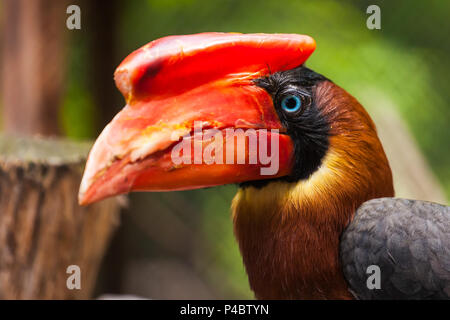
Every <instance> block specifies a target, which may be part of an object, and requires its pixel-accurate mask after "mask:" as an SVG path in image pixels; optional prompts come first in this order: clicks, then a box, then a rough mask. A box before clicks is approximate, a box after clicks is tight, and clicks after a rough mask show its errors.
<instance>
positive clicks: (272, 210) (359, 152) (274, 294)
mask: <svg viewBox="0 0 450 320" xmlns="http://www.w3.org/2000/svg"><path fill="white" fill-rule="evenodd" d="M315 99H316V103H317V106H318V108H319V110H320V111H321V113H322V115H324V116H325V117H326V118H327V119H328V121H329V123H330V144H329V150H328V152H327V154H326V155H325V157H324V159H323V160H322V164H321V166H320V167H319V168H318V169H317V170H316V171H315V172H314V173H313V174H312V175H311V176H310V177H309V178H308V179H306V180H301V181H298V182H291V183H289V182H285V181H273V182H271V183H269V184H268V185H266V186H264V187H262V188H255V187H247V188H245V189H240V190H239V192H238V193H237V195H236V197H235V198H234V200H233V205H232V210H233V221H234V229H235V234H236V237H237V239H238V242H239V246H240V250H241V253H242V256H243V260H244V264H245V266H246V270H247V273H248V276H249V281H250V286H251V288H252V289H253V291H254V292H255V295H256V298H259V299H351V298H352V296H351V294H350V293H349V291H348V289H347V284H346V281H345V279H344V277H343V274H342V271H341V266H340V263H339V237H340V234H341V233H342V231H343V230H344V228H345V227H346V226H347V224H348V223H349V221H350V220H351V219H352V216H353V214H354V212H355V210H356V208H358V207H359V206H360V205H361V204H362V203H363V202H365V201H367V200H369V199H373V198H379V197H388V196H393V195H394V190H393V183H392V174H391V170H390V167H389V164H388V161H387V158H386V156H385V153H384V150H383V148H382V146H381V143H380V141H379V139H378V136H377V133H376V129H375V125H374V124H373V122H372V120H371V119H370V117H369V115H368V114H367V112H366V111H365V110H364V108H363V107H362V106H361V105H360V104H359V103H358V102H357V101H356V100H355V99H354V98H353V97H352V96H350V95H349V94H348V93H347V92H346V91H344V90H343V89H341V88H339V87H338V86H336V85H334V84H333V83H331V82H328V81H326V82H322V83H321V84H319V85H318V87H317V89H316V92H315Z"/></svg>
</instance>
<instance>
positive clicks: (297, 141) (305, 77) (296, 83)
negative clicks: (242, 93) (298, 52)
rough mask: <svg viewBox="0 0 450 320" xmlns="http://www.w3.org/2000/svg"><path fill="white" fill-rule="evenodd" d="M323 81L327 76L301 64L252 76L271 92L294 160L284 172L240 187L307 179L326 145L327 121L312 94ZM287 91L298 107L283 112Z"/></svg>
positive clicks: (314, 168)
mask: <svg viewBox="0 0 450 320" xmlns="http://www.w3.org/2000/svg"><path fill="white" fill-rule="evenodd" d="M323 81H330V80H328V79H327V78H325V77H324V76H322V75H320V74H318V73H316V72H314V71H312V70H310V69H308V68H306V67H304V66H300V67H297V68H295V69H292V70H287V71H280V72H277V73H274V74H271V75H269V76H267V77H264V78H260V79H256V80H254V82H255V84H256V85H257V86H259V87H261V88H263V89H265V90H266V91H267V92H268V93H269V94H270V95H271V96H272V99H273V102H274V106H275V109H276V111H277V113H278V116H279V118H280V121H281V123H282V125H283V126H284V127H285V128H286V130H287V134H288V135H289V136H290V137H291V139H292V141H293V142H294V161H295V163H294V167H293V171H292V172H291V173H290V174H289V175H288V176H284V177H280V178H275V179H265V180H257V181H248V182H245V183H242V184H241V187H243V188H245V187H247V186H253V187H256V188H262V187H264V186H265V185H267V184H268V183H270V182H271V181H274V180H283V181H288V182H295V181H298V180H303V179H308V178H309V176H311V174H313V173H314V172H315V171H316V170H317V168H319V167H320V164H321V163H322V159H323V157H324V156H325V154H326V153H327V150H328V147H329V134H330V133H329V132H330V126H329V123H328V121H327V119H326V117H325V116H324V115H322V114H321V112H320V111H319V108H318V107H317V105H316V101H315V100H316V99H315V96H314V95H315V92H316V87H317V86H318V85H319V84H320V83H321V82H323ZM289 94H294V95H297V96H299V97H301V98H302V107H301V108H300V110H299V111H298V112H292V113H288V112H283V109H282V107H281V101H282V99H283V98H284V97H286V95H289Z"/></svg>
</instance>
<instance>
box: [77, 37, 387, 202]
mask: <svg viewBox="0 0 450 320" xmlns="http://www.w3.org/2000/svg"><path fill="white" fill-rule="evenodd" d="M314 49H315V42H314V40H313V39H312V38H310V37H308V36H304V35H294V34H234V33H203V34H196V35H187V36H170V37H166V38H162V39H159V40H156V41H153V42H151V43H149V44H147V45H146V46H144V47H142V48H140V49H139V50H137V51H135V52H133V53H132V54H131V55H129V56H128V57H127V58H126V59H125V60H124V61H123V62H122V63H121V64H120V65H119V67H118V68H117V70H116V72H115V81H116V85H117V87H118V88H119V90H120V91H121V92H122V94H123V96H124V97H125V100H126V106H125V107H124V109H123V110H122V111H121V112H119V113H118V114H117V115H116V117H115V118H114V119H113V120H112V121H111V123H109V124H108V125H107V126H106V128H105V129H104V130H103V132H102V133H101V134H100V136H99V137H98V139H97V141H96V142H95V144H94V147H93V148H92V150H91V152H90V155H89V158H88V161H87V165H86V169H85V173H84V176H83V180H82V183H81V188H80V194H79V201H80V203H81V204H88V203H91V202H94V201H98V200H101V199H103V198H106V197H109V196H113V195H117V194H123V193H128V192H131V191H169V190H186V189H194V188H202V187H208V186H215V185H222V184H229V183H241V184H242V185H243V186H244V187H246V186H251V187H255V188H260V187H261V186H265V185H267V184H269V183H271V182H280V181H282V182H285V183H288V184H289V183H297V182H299V181H303V182H304V183H303V188H306V187H307V184H308V183H309V184H310V185H311V186H314V187H315V188H318V189H320V188H322V189H324V190H325V186H327V185H330V186H331V185H333V183H336V187H337V188H339V186H342V188H347V189H348V188H350V189H351V190H354V191H353V192H355V193H364V196H363V197H367V196H369V195H368V194H370V193H371V192H372V191H373V186H375V185H376V184H383V183H384V184H389V183H390V184H392V181H391V180H392V177H391V175H390V170H389V166H388V164H387V160H386V157H385V155H384V152H383V149H382V147H381V144H380V143H379V140H378V137H377V134H376V131H375V127H374V125H373V123H372V121H371V119H370V117H369V116H368V114H367V113H366V112H365V111H364V109H363V108H362V107H361V106H360V105H359V104H358V102H357V101H356V100H355V99H354V98H352V97H351V96H350V95H349V94H348V93H346V92H345V91H344V90H343V89H341V88H339V87H338V86H336V85H335V84H333V83H332V82H331V81H329V80H328V79H326V78H325V77H323V76H321V75H319V74H317V73H315V72H313V71H311V70H309V69H307V68H306V67H304V66H303V64H304V62H305V61H306V59H307V58H308V57H309V56H310V55H311V53H312V52H313V51H314ZM313 177H315V178H314V179H315V180H314V181H313V180H312V178H313ZM327 177H328V178H327ZM346 179H347V180H346ZM352 179H353V181H352ZM337 181H340V182H339V183H338V182H337ZM345 181H347V183H348V184H351V186H344V184H345ZM336 192H340V191H339V190H337V191H336Z"/></svg>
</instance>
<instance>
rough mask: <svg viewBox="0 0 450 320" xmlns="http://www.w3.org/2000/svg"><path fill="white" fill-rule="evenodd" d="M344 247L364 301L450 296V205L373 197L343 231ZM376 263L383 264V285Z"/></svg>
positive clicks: (349, 275) (348, 271) (348, 273)
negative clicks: (377, 280)
mask: <svg viewBox="0 0 450 320" xmlns="http://www.w3.org/2000/svg"><path fill="white" fill-rule="evenodd" d="M340 250H341V251H340V258H341V263H342V267H343V271H344V276H345V278H346V279H347V281H348V283H349V287H350V289H351V291H352V292H353V294H354V295H355V296H356V297H357V298H359V299H450V207H448V206H443V205H440V204H436V203H431V202H425V201H418V200H405V199H397V198H380V199H374V200H370V201H367V202H365V203H363V204H362V206H361V207H359V208H358V210H357V211H356V214H355V217H354V219H353V221H352V222H351V223H350V224H349V226H348V227H347V229H346V230H345V231H344V232H343V234H342V237H341V244H340ZM371 265H375V266H378V267H379V275H380V276H381V277H380V282H379V283H378V284H379V285H380V289H376V288H374V286H375V287H376V285H377V282H376V280H375V278H373V276H374V275H375V274H376V273H377V271H376V270H374V269H373V267H371V268H372V269H369V270H368V269H367V268H368V267H369V266H371ZM375 276H376V275H375ZM369 278H370V279H369ZM368 279H369V287H371V288H372V289H369V288H368V285H367V282H368Z"/></svg>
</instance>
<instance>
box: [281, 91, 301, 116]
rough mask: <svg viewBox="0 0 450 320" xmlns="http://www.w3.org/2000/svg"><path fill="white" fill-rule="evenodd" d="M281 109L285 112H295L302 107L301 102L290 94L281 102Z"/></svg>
mask: <svg viewBox="0 0 450 320" xmlns="http://www.w3.org/2000/svg"><path fill="white" fill-rule="evenodd" d="M281 107H282V108H283V110H284V111H286V112H297V111H298V110H300V108H301V107H302V100H300V98H299V97H297V96H295V95H292V94H291V95H288V96H286V97H284V98H283V100H281Z"/></svg>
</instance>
